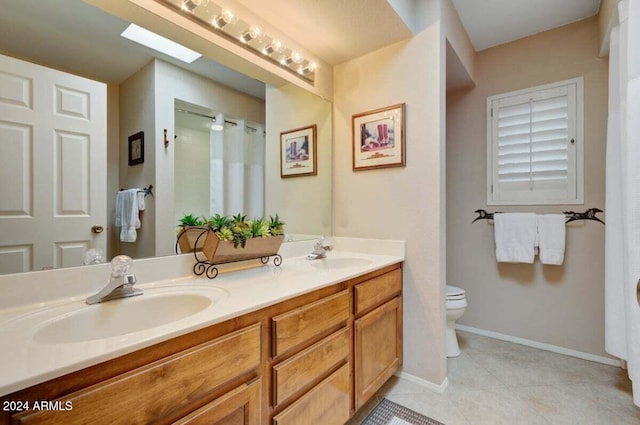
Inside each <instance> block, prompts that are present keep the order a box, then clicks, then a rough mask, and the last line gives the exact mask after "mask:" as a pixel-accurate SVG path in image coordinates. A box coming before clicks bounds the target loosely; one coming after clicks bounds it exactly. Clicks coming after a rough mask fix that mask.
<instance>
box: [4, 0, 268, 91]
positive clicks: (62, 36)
mask: <svg viewBox="0 0 640 425" xmlns="http://www.w3.org/2000/svg"><path fill="white" fill-rule="evenodd" d="M0 10H2V13H0V28H2V37H0V53H4V54H8V55H10V56H14V57H17V58H21V59H24V60H28V61H29V60H30V61H32V62H37V63H39V64H41V65H45V66H48V67H51V68H55V69H59V70H62V71H66V72H70V73H73V74H76V75H81V76H83V77H87V78H91V79H94V80H98V81H102V82H105V83H114V84H119V83H121V82H123V81H124V80H126V79H127V78H128V77H129V76H131V75H132V74H133V73H135V72H136V71H138V70H139V69H141V68H142V67H144V66H145V65H146V64H147V63H149V62H150V61H151V60H152V59H153V58H154V57H155V58H160V59H162V60H164V61H166V62H170V63H172V64H174V65H176V66H179V67H182V68H184V69H187V70H189V71H191V72H194V73H196V74H199V75H203V76H205V77H207V78H210V79H212V80H215V81H218V82H220V83H221V84H224V85H226V86H229V87H232V88H235V89H236V90H239V91H242V92H244V93H248V94H250V95H252V96H255V97H259V98H262V99H264V96H265V95H264V83H262V82H260V81H256V80H254V79H252V78H249V77H247V76H245V75H242V74H240V73H238V72H236V71H234V70H232V69H230V68H228V67H225V66H223V65H221V64H219V63H217V62H214V61H211V60H208V59H206V58H200V59H198V60H196V61H195V62H193V63H191V64H186V63H184V62H181V61H178V60H176V59H173V58H171V57H170V56H167V55H164V54H162V53H159V52H156V51H155V50H151V49H149V48H147V47H144V46H141V45H139V44H136V43H134V42H132V41H130V40H127V39H125V38H122V37H120V33H121V32H122V31H123V30H124V29H125V28H126V27H127V26H128V25H129V23H128V22H125V21H123V20H121V19H119V18H117V17H115V16H113V15H110V14H108V13H106V12H103V11H102V10H100V9H98V8H95V7H93V6H91V5H88V4H86V3H84V2H83V1H81V0H46V1H42V0H20V1H16V0H0Z"/></svg>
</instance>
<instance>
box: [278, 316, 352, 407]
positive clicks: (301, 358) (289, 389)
mask: <svg viewBox="0 0 640 425" xmlns="http://www.w3.org/2000/svg"><path fill="white" fill-rule="evenodd" d="M350 346H351V328H350V327H349V328H344V329H342V330H340V331H338V332H335V333H334V334H332V335H331V336H328V337H327V338H325V339H323V340H322V341H320V342H318V343H316V344H314V345H312V346H311V347H309V348H307V349H306V350H304V351H301V352H300V353H298V354H296V355H295V356H293V357H291V358H290V359H288V360H286V361H284V362H282V363H280V364H278V365H277V366H274V368H273V394H274V400H273V403H274V405H275V406H277V405H279V404H280V403H282V402H284V401H287V400H288V399H289V398H291V397H292V396H294V395H296V394H298V393H299V392H300V391H301V390H303V389H305V388H308V387H309V386H310V385H313V384H314V383H315V382H318V381H320V380H321V379H322V378H323V377H324V376H326V375H327V373H328V372H329V371H330V370H331V369H333V368H334V367H336V366H338V365H340V363H342V362H345V361H346V360H347V359H348V356H349V352H350Z"/></svg>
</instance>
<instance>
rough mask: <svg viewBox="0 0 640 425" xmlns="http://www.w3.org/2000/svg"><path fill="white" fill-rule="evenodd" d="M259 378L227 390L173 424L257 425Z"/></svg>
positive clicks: (258, 419) (258, 418) (258, 414)
mask: <svg viewBox="0 0 640 425" xmlns="http://www.w3.org/2000/svg"><path fill="white" fill-rule="evenodd" d="M260 386H261V383H260V380H259V379H258V380H256V381H254V382H252V383H250V384H243V385H241V386H240V387H238V388H236V389H234V390H232V391H229V392H228V393H226V394H225V395H223V396H222V397H218V398H217V399H215V400H213V401H212V402H210V403H207V404H206V405H204V406H202V407H201V408H200V409H198V410H196V411H195V412H193V413H191V414H190V415H188V416H186V417H184V418H182V419H180V420H179V421H177V422H174V425H187V424H188V425H223V424H224V425H231V424H233V425H258V424H259V423H260Z"/></svg>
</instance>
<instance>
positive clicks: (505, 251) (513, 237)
mask: <svg viewBox="0 0 640 425" xmlns="http://www.w3.org/2000/svg"><path fill="white" fill-rule="evenodd" d="M493 222H494V234H495V240H496V260H497V261H498V262H501V263H529V264H533V259H534V257H535V254H534V244H535V240H536V215H535V214H533V213H507V214H503V213H496V214H494V216H493Z"/></svg>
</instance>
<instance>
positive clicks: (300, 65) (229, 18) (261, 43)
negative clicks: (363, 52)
mask: <svg viewBox="0 0 640 425" xmlns="http://www.w3.org/2000/svg"><path fill="white" fill-rule="evenodd" d="M155 1H157V2H159V3H165V4H169V5H171V6H173V7H175V8H177V9H178V10H179V11H181V12H182V13H185V14H188V16H189V17H190V18H192V19H194V20H195V21H197V22H198V23H199V24H201V25H204V26H206V27H207V28H208V29H210V30H212V31H215V32H217V33H219V34H221V35H224V36H225V37H226V38H227V39H229V40H231V41H233V42H235V43H237V44H239V45H241V46H243V47H245V48H246V49H247V50H250V51H251V52H253V53H258V54H261V55H262V56H263V57H267V58H269V59H270V60H271V61H272V62H273V63H275V64H278V65H280V66H281V67H283V68H285V69H287V70H288V71H291V72H292V73H294V74H295V75H297V76H298V77H301V78H302V79H304V80H307V81H310V82H313V81H314V80H315V71H316V69H317V65H316V63H315V62H313V61H311V60H309V59H306V58H304V57H303V56H302V55H301V54H300V53H298V52H296V51H294V50H293V49H291V48H287V47H286V46H284V45H283V44H282V42H281V41H279V40H277V39H275V38H273V37H270V36H268V35H267V34H265V33H264V32H263V30H262V29H260V28H259V27H257V26H254V25H250V24H249V23H247V22H246V21H244V20H242V19H240V18H239V17H238V16H236V15H235V14H234V13H233V12H232V11H231V10H229V9H223V8H222V7H220V6H219V5H217V4H216V3H214V2H213V1H211V0H155Z"/></svg>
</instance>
